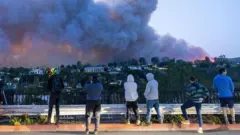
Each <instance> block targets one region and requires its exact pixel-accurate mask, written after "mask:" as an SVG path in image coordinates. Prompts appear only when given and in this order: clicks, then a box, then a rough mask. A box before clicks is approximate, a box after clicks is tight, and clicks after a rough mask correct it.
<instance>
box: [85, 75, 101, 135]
mask: <svg viewBox="0 0 240 135" xmlns="http://www.w3.org/2000/svg"><path fill="white" fill-rule="evenodd" d="M84 91H85V92H86V94H87V97H86V100H87V102H86V135H88V134H89V125H90V124H91V119H92V117H93V116H95V118H96V123H95V130H94V134H95V135H96V134H98V127H99V124H100V112H101V95H102V92H103V85H102V84H101V83H100V82H99V81H98V77H97V76H93V77H92V83H86V84H85V86H84Z"/></svg>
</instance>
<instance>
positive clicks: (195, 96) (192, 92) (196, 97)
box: [181, 77, 209, 133]
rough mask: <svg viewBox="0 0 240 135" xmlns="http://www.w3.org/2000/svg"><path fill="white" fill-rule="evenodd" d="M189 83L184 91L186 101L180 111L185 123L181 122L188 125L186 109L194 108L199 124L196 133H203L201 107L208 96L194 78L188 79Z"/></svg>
mask: <svg viewBox="0 0 240 135" xmlns="http://www.w3.org/2000/svg"><path fill="white" fill-rule="evenodd" d="M189 81H190V84H189V85H188V87H187V90H186V96H187V98H188V100H187V101H186V102H185V103H184V104H183V105H182V106H181V110H182V113H183V116H184V118H185V121H182V124H190V121H189V120H188V115H187V111H186V109H188V108H191V107H193V106H194V107H195V108H196V112H197V117H198V123H199V129H198V133H203V129H202V125H203V120H202V114H201V107H202V102H203V101H204V99H206V98H207V97H208V96H209V91H208V89H207V88H206V87H204V86H203V85H202V84H200V83H198V82H197V79H196V78H195V77H190V79H189Z"/></svg>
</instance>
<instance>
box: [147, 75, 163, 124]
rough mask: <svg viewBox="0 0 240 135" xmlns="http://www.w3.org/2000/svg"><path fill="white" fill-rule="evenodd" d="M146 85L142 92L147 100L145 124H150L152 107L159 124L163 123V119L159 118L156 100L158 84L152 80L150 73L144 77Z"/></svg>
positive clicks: (157, 100) (157, 101) (152, 76)
mask: <svg viewBox="0 0 240 135" xmlns="http://www.w3.org/2000/svg"><path fill="white" fill-rule="evenodd" d="M146 77H147V80H148V83H147V86H146V89H145V92H144V96H145V98H146V99H147V117H146V119H147V124H151V109H152V108H153V107H154V108H155V110H156V112H157V118H158V120H159V123H161V124H162V123H163V118H162V117H161V113H160V109H159V99H158V82H157V81H156V80H155V79H154V75H153V74H152V73H148V74H147V75H146Z"/></svg>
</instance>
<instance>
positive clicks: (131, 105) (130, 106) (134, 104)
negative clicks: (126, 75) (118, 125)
mask: <svg viewBox="0 0 240 135" xmlns="http://www.w3.org/2000/svg"><path fill="white" fill-rule="evenodd" d="M126 106H127V113H126V116H127V120H130V110H132V111H133V112H134V114H135V117H136V120H140V116H139V114H138V103H137V101H133V102H127V104H126Z"/></svg>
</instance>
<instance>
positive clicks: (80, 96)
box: [5, 90, 240, 105]
mask: <svg viewBox="0 0 240 135" xmlns="http://www.w3.org/2000/svg"><path fill="white" fill-rule="evenodd" d="M5 94H6V98H7V102H8V105H32V104H35V105H47V104H48V102H49V94H48V93H47V92H15V91H6V92H5ZM69 97H71V98H69ZM85 99H86V93H85V92H83V91H80V90H79V91H76V90H74V91H64V92H62V93H61V101H60V102H61V103H60V104H61V105H77V104H85ZM185 100H186V97H185V93H184V91H181V90H178V91H176V90H175V91H171V90H169V91H159V101H160V103H167V104H171V103H173V104H178V103H183V102H184V101H185ZM235 101H236V103H240V90H237V91H236V92H235ZM138 102H139V103H140V104H144V103H145V102H146V100H145V98H144V96H143V91H139V99H138ZM102 103H103V104H124V103H125V97H124V90H121V91H116V92H108V91H105V92H104V93H103V94H102ZM205 103H219V100H218V97H217V95H216V92H215V91H213V90H210V96H209V97H208V98H207V99H206V100H205Z"/></svg>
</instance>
